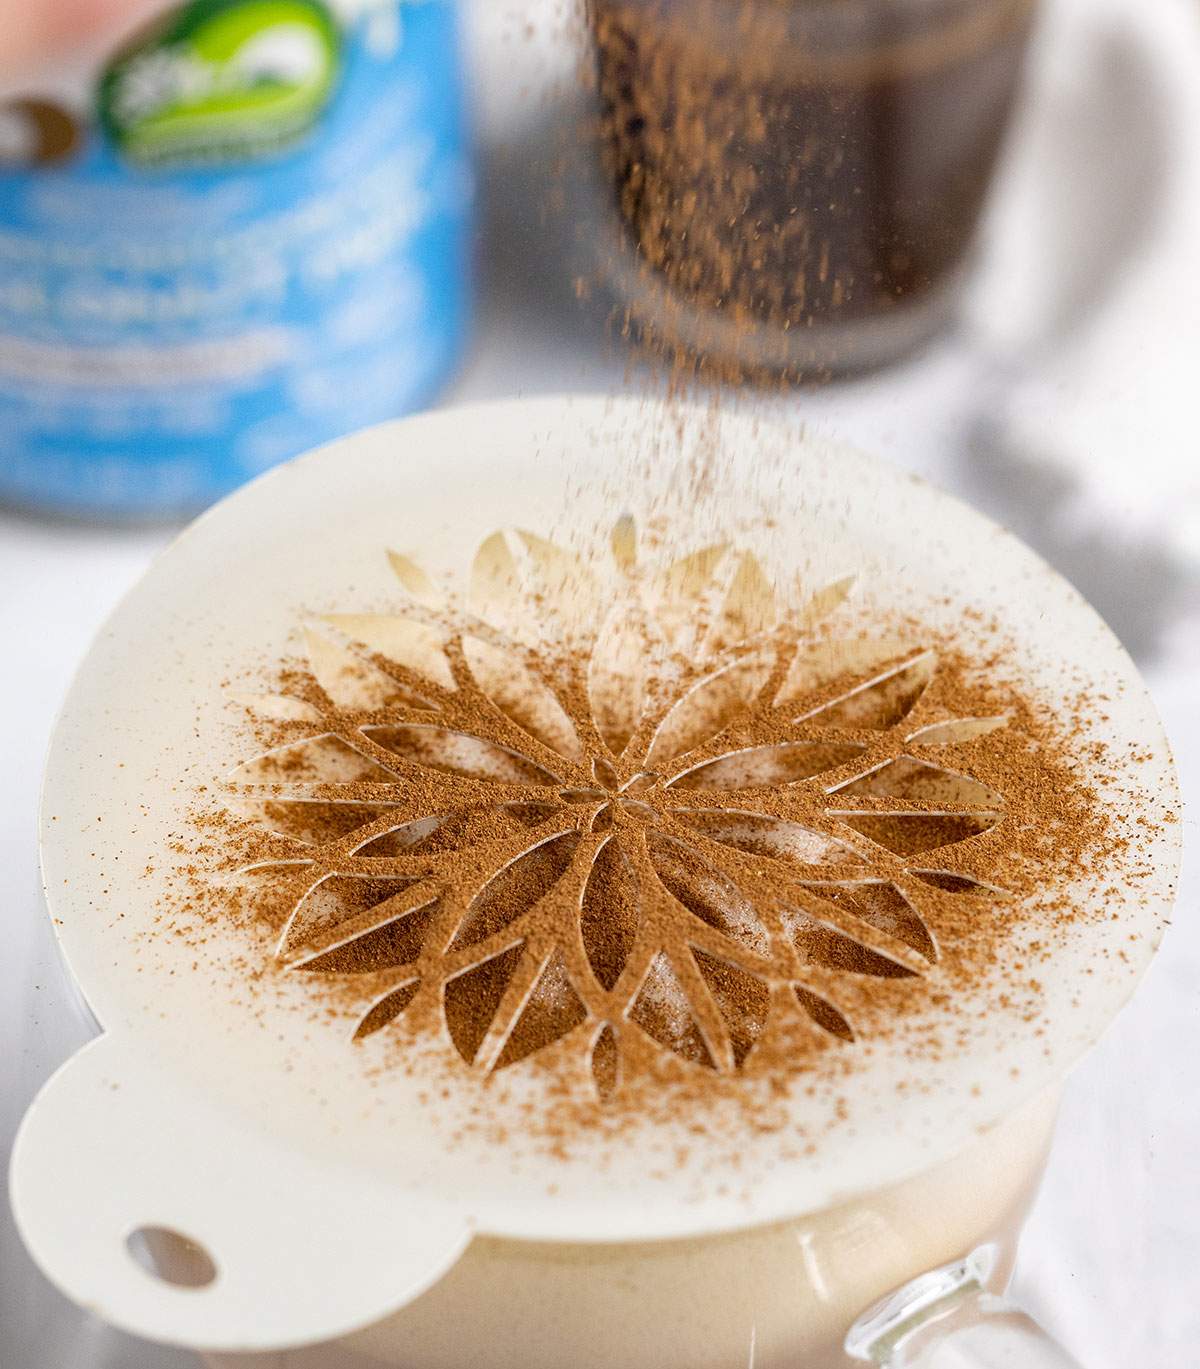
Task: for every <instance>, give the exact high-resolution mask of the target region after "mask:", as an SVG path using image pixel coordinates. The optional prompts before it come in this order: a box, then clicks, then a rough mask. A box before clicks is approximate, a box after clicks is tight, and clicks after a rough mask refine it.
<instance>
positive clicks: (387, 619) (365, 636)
mask: <svg viewBox="0 0 1200 1369" xmlns="http://www.w3.org/2000/svg"><path fill="white" fill-rule="evenodd" d="M321 621H322V622H323V623H328V624H329V626H330V627H333V628H336V629H337V630H338V631H339V632H342V633H345V635H346V636H347V637H349V638H350V640H351V641H354V642H357V643H359V644H360V645H361V646H364V647H366V648H367V650H368V651H373V652H374V653H375V654H376V655H377V656H382V657H383V658H384V660H387V661H393V662H395V664H396V665H398V666H403V667H404V668H405V669H406V670H411V671H413V672H414V673H415V674H417V675H421V676H423V677H424V678H425V679H427V680H430V681H432V683H433V684H435V685H440V686H441V687H442V688H443V689H453V688H454V673H453V672H452V671H451V669H450V661H449V659H448V658H447V656H446V652H445V634H444V633H442V632H441V631H440V630H439V629H438V628H435V627H430V626H429V624H428V623H418V622H414V621H413V620H412V619H410V618H404V617H401V616H400V615H398V614H394V613H329V614H326V615H325V616H324V617H323V618H322V619H321ZM393 688H394V689H402V688H403V686H401V685H393Z"/></svg>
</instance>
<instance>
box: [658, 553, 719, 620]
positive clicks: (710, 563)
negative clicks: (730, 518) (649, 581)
mask: <svg viewBox="0 0 1200 1369" xmlns="http://www.w3.org/2000/svg"><path fill="white" fill-rule="evenodd" d="M728 551H729V543H728V542H721V543H718V544H714V545H713V546H710V547H702V548H701V549H700V550H699V551H694V552H692V553H691V554H690V555H689V556H683V557H681V558H680V559H679V560H678V561H675V562H673V563H672V564H671V565H670V566H668V567H667V570H666V572H665V574H664V575H663V577H662V589H661V598H662V604H661V608H662V610H663V611H664V612H665V613H666V614H667V615H672V614H675V613H679V612H680V611H682V612H688V611H690V610H691V609H693V608H694V607H695V606H696V605H697V604H698V603H699V602H700V600H701V599H703V598H704V596H705V595H706V594H707V593H708V592H709V591H710V590H711V589H712V588H713V586H714V583H715V580H716V574H717V568H718V567H719V566H720V564H721V562H722V561H723V560H724V559H725V555H726V553H727V552H728Z"/></svg>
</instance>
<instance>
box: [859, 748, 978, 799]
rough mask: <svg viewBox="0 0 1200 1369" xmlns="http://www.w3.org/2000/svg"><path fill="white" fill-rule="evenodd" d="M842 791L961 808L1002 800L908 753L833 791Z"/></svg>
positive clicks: (967, 779) (968, 779)
mask: <svg viewBox="0 0 1200 1369" xmlns="http://www.w3.org/2000/svg"><path fill="white" fill-rule="evenodd" d="M833 792H834V793H835V794H837V795H839V796H841V795H845V794H863V795H873V796H875V797H877V798H886V799H910V800H915V801H917V802H919V803H954V804H961V805H962V806H963V807H965V808H987V809H994V808H999V807H1001V806H1002V805H1003V802H1004V800H1003V799H1002V798H1001V797H1000V795H999V794H997V793H996V791H995V790H994V789H989V788H988V786H987V785H986V784H981V783H980V782H979V781H978V780H975V779H972V778H971V777H970V776H969V775H960V774H958V773H957V772H956V771H954V770H943V769H941V767H940V766H936V765H930V764H928V763H927V762H926V761H918V760H914V759H913V758H912V757H911V756H899V757H897V759H896V760H894V761H889V762H888V763H887V764H886V765H881V766H880V767H879V769H878V770H872V771H871V773H870V774H869V775H863V776H861V777H860V778H859V779H856V780H851V781H850V782H849V783H848V784H843V785H840V786H839V787H838V788H837V789H835V790H834V791H833Z"/></svg>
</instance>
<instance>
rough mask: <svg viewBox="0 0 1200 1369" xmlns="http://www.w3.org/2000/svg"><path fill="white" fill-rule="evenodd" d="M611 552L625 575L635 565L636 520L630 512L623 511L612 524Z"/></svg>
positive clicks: (618, 567)
mask: <svg viewBox="0 0 1200 1369" xmlns="http://www.w3.org/2000/svg"><path fill="white" fill-rule="evenodd" d="M612 554H613V560H614V561H615V562H616V564H617V569H618V570H622V571H624V572H625V573H626V574H627V575H628V574H629V572H630V571H632V570H633V569H634V567H635V566H636V565H637V522H636V520H635V519H634V517H633V515H632V514H628V513H623V514H622V515H621V516H620V518H618V519H617V521H616V522H615V523H614V524H613V530H612Z"/></svg>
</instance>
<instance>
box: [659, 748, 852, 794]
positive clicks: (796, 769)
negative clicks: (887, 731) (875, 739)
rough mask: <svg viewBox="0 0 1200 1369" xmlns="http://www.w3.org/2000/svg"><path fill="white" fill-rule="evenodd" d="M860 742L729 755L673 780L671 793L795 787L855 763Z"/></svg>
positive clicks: (768, 749)
mask: <svg viewBox="0 0 1200 1369" xmlns="http://www.w3.org/2000/svg"><path fill="white" fill-rule="evenodd" d="M865 750H866V747H865V746H864V745H863V744H862V743H861V742H817V741H804V742H781V743H779V744H778V745H775V746H752V747H748V748H746V749H745V750H744V751H731V752H730V753H729V755H727V756H721V757H719V758H718V759H717V760H715V761H709V762H708V763H707V764H706V765H698V766H697V767H696V768H695V769H694V770H688V771H686V772H685V773H684V774H682V775H680V776H678V778H676V779H673V780H672V781H671V782H670V784H669V785H668V788H671V789H753V788H756V787H760V786H762V787H774V786H776V785H780V784H795V783H797V782H798V781H800V780H810V779H812V778H813V776H815V775H823V774H824V773H825V772H826V771H827V770H836V769H837V768H838V766H840V765H848V764H849V763H850V762H851V761H853V760H857V759H858V757H859V756H861V755H862V753H863V752H864V751H865Z"/></svg>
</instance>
